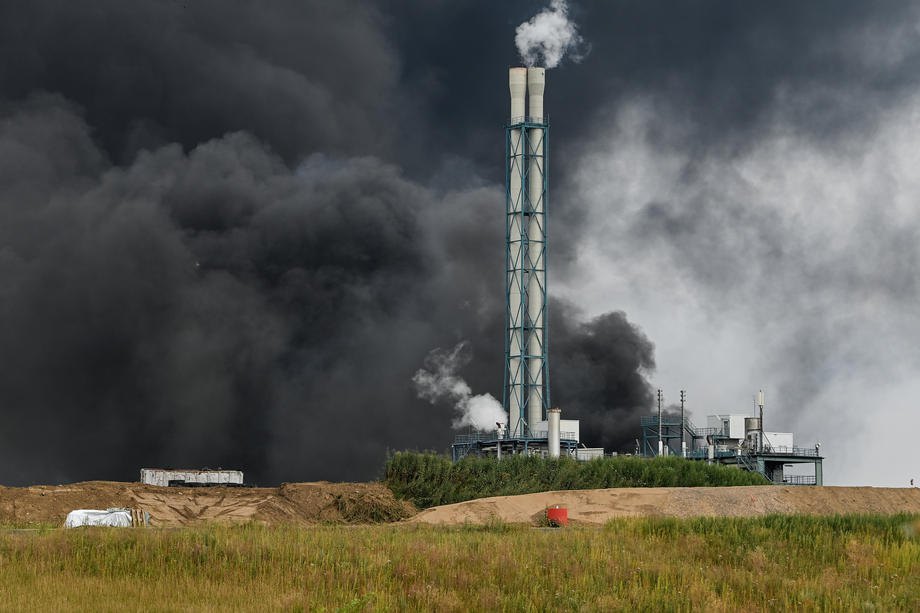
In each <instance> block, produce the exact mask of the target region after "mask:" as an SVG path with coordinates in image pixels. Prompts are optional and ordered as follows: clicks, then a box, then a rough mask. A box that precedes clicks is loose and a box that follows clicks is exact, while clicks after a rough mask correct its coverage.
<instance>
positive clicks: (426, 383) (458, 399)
mask: <svg viewBox="0 0 920 613" xmlns="http://www.w3.org/2000/svg"><path fill="white" fill-rule="evenodd" d="M472 357H473V356H472V351H470V348H469V343H467V342H466V341H463V342H461V343H459V344H458V345H457V346H456V347H454V348H453V349H452V350H451V351H445V350H443V349H435V350H433V351H431V352H430V353H429V354H428V357H426V358H425V368H420V369H419V370H418V372H416V373H415V375H414V376H413V377H412V382H413V383H414V384H415V391H416V393H418V396H419V398H424V399H425V400H427V401H429V402H430V403H431V404H435V403H437V402H451V403H453V405H454V408H455V409H456V410H457V413H458V416H457V418H456V419H454V421H453V427H454V428H465V427H467V426H471V427H473V428H474V429H476V430H483V431H484V430H494V429H495V424H496V423H502V424H504V423H505V422H507V421H508V414H507V413H505V411H504V409H503V408H502V405H501V403H500V402H498V401H497V400H496V399H495V398H494V397H493V396H492V395H491V394H479V395H476V396H474V395H473V390H471V389H470V386H469V385H468V384H467V382H466V381H464V380H463V379H462V378H461V377H459V376H457V374H456V373H457V371H458V370H460V369H461V368H462V367H463V366H465V365H466V364H469V362H470V360H471V359H472Z"/></svg>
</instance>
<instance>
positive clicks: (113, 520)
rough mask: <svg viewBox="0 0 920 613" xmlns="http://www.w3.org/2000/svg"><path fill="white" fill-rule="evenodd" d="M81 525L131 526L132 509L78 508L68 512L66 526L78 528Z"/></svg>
mask: <svg viewBox="0 0 920 613" xmlns="http://www.w3.org/2000/svg"><path fill="white" fill-rule="evenodd" d="M79 526H111V527H114V528H130V527H131V509H106V510H105V511H95V510H93V509H77V510H75V511H71V512H70V513H68V514H67V519H66V520H65V521H64V527H65V528H77V527H79Z"/></svg>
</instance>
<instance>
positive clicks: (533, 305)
mask: <svg viewBox="0 0 920 613" xmlns="http://www.w3.org/2000/svg"><path fill="white" fill-rule="evenodd" d="M545 85H546V69H545V68H528V69H527V93H528V94H529V106H530V109H529V119H530V122H531V123H543V90H544V88H545ZM544 134H545V130H544V129H543V128H542V127H540V128H531V129H530V130H528V135H527V136H528V138H527V141H528V157H529V166H528V169H527V179H528V185H527V201H528V205H529V207H528V213H529V216H526V217H528V220H527V224H528V225H527V227H528V229H527V255H528V258H529V262H528V264H529V268H530V270H531V272H530V279H528V280H527V310H528V317H527V319H528V320H529V324H530V334H529V335H528V336H529V338H528V342H527V356H528V359H527V372H528V375H527V376H528V381H527V382H528V388H529V394H528V399H527V420H528V423H529V424H535V423H537V422H538V421H542V420H543V405H544V401H543V394H544V392H543V356H545V355H546V352H545V347H544V342H543V329H544V313H543V310H544V306H545V304H546V295H545V293H544V290H543V288H544V286H545V285H546V265H545V260H544V257H543V255H544V244H545V233H544V231H543V224H544V218H545V216H544V213H545V208H544V190H543V187H544V181H543V179H544V177H543V171H544V168H543V135H544Z"/></svg>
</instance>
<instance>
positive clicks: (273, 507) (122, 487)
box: [0, 481, 415, 526]
mask: <svg viewBox="0 0 920 613" xmlns="http://www.w3.org/2000/svg"><path fill="white" fill-rule="evenodd" d="M110 507H129V508H138V509H141V510H144V511H147V512H148V513H150V516H151V520H152V524H153V525H155V526H183V525H190V524H198V523H207V522H223V523H243V522H248V521H255V522H260V523H265V524H276V523H302V524H315V523H322V522H336V523H374V522H386V521H398V520H400V519H405V518H407V517H410V516H412V515H413V514H414V513H415V508H414V507H413V506H412V505H411V504H409V503H407V502H402V501H398V500H396V499H395V498H394V497H393V494H392V492H390V490H389V489H388V488H387V487H386V486H383V485H380V484H378V483H325V482H318V483H285V484H283V485H282V486H281V487H277V488H233V487H197V488H196V487H189V488H179V487H170V488H165V487H156V486H150V485H143V484H140V483H119V482H111V481H89V482H86V483H74V484H71V485H58V486H44V485H42V486H32V487H23V488H18V487H0V523H7V524H10V523H14V524H25V523H52V524H58V523H63V521H64V518H65V517H66V516H67V513H68V512H70V511H72V510H74V509H106V508H110Z"/></svg>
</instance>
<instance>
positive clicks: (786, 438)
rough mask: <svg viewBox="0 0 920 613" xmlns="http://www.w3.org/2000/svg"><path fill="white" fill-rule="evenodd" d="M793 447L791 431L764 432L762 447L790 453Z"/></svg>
mask: <svg viewBox="0 0 920 613" xmlns="http://www.w3.org/2000/svg"><path fill="white" fill-rule="evenodd" d="M794 448H795V445H794V441H793V436H792V432H764V433H763V449H764V451H768V452H772V453H792V450H793V449H794Z"/></svg>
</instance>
